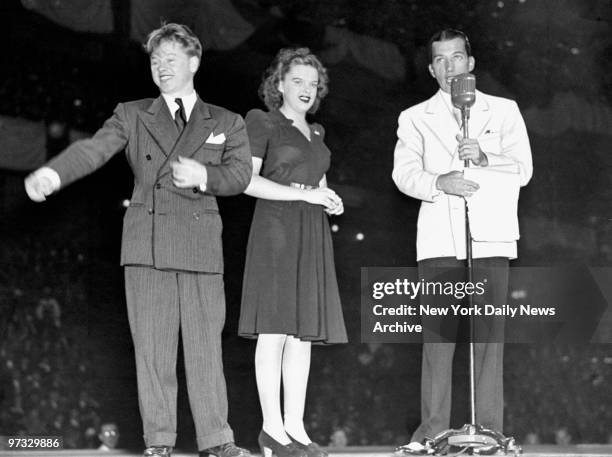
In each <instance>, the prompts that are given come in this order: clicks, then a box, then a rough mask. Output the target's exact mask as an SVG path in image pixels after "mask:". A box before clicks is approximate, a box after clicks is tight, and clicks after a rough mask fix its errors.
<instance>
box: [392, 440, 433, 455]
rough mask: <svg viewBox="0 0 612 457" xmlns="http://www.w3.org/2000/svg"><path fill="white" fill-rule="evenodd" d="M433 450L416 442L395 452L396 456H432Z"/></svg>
mask: <svg viewBox="0 0 612 457" xmlns="http://www.w3.org/2000/svg"><path fill="white" fill-rule="evenodd" d="M433 452H434V451H433V449H429V448H427V447H425V445H423V444H421V443H419V442H418V441H412V442H410V443H408V444H406V445H404V446H400V447H398V448H397V449H396V450H395V455H396V456H404V455H428V454H433Z"/></svg>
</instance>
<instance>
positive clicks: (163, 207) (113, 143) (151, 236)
mask: <svg viewBox="0 0 612 457" xmlns="http://www.w3.org/2000/svg"><path fill="white" fill-rule="evenodd" d="M123 149H125V152H126V156H127V160H128V162H129V164H130V167H131V168H132V171H133V172H134V191H133V193H132V198H131V200H130V205H129V207H128V208H127V211H126V213H125V217H124V220H123V237H122V243H121V264H122V265H147V266H152V267H155V268H158V269H169V270H184V271H196V272H207V273H222V272H223V254H222V248H221V230H222V223H221V218H220V216H219V209H218V207H217V201H216V198H215V196H217V195H234V194H240V193H241V192H242V191H243V190H244V189H245V188H246V187H247V186H248V184H249V181H250V179H251V172H252V159H251V153H250V148H249V141H248V137H247V133H246V128H245V125H244V121H243V120H242V118H241V117H240V116H239V115H237V114H235V113H232V112H230V111H228V110H226V109H224V108H220V107H218V106H214V105H210V104H207V103H204V102H203V101H202V100H200V99H199V98H198V100H197V101H196V104H195V105H194V108H193V111H192V112H191V116H190V118H189V122H188V123H187V125H186V126H185V129H184V130H183V133H182V135H180V137H179V132H178V130H177V128H176V126H175V124H174V121H173V119H172V115H171V114H170V111H169V110H168V106H167V105H166V103H165V101H164V99H163V97H161V96H160V97H158V98H156V99H144V100H136V101H133V102H128V103H120V104H119V105H117V107H116V108H115V112H114V113H113V115H112V116H111V117H110V118H109V119H108V120H107V121H106V122H105V123H104V125H103V126H102V128H101V129H100V130H98V131H97V132H96V133H95V135H94V136H93V137H92V138H90V139H87V140H82V141H77V142H76V143H73V144H72V145H70V146H69V147H68V148H67V149H66V150H65V151H63V152H62V154H60V155H59V156H57V157H56V158H54V159H53V160H51V162H49V164H48V166H49V167H50V168H52V169H53V170H55V171H56V172H57V173H58V174H59V177H60V180H61V185H62V187H64V186H67V185H68V184H70V183H71V182H73V181H75V180H76V179H78V178H80V177H82V176H85V175H87V174H89V173H91V172H93V171H94V170H96V169H98V168H100V167H101V166H102V165H103V164H104V163H106V162H107V161H108V160H109V159H110V158H111V157H112V156H113V155H115V154H116V153H118V152H119V151H122V150H123ZM179 155H181V156H183V157H190V158H192V159H194V160H197V161H198V162H200V163H202V164H203V165H205V166H206V170H207V174H208V181H207V185H206V191H205V192H201V191H200V189H198V188H193V189H180V188H178V187H176V186H175V185H174V184H173V183H172V170H171V168H170V162H171V161H176V160H177V158H178V156H179ZM108 184H109V185H112V183H108Z"/></svg>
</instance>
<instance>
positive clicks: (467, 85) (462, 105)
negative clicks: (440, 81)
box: [451, 73, 476, 117]
mask: <svg viewBox="0 0 612 457" xmlns="http://www.w3.org/2000/svg"><path fill="white" fill-rule="evenodd" d="M451 101H452V102H453V106H454V107H455V108H458V109H460V110H461V111H462V112H463V111H466V112H467V114H468V117H469V112H470V107H471V106H473V105H474V102H475V101H476V76H474V75H473V74H471V73H461V74H460V75H457V76H455V77H454V78H453V79H452V80H451Z"/></svg>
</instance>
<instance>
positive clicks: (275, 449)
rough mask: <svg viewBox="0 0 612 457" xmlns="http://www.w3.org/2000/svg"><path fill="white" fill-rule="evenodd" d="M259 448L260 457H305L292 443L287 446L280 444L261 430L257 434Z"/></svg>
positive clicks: (304, 453) (303, 452)
mask: <svg viewBox="0 0 612 457" xmlns="http://www.w3.org/2000/svg"><path fill="white" fill-rule="evenodd" d="M257 441H258V442H259V447H260V449H261V456H262V457H272V454H274V455H275V456H276V457H307V456H306V452H305V451H304V450H303V449H301V448H299V447H298V446H297V445H296V444H295V443H294V442H293V441H292V442H290V443H289V444H281V443H279V442H278V441H276V440H275V439H274V438H272V437H271V436H270V435H268V434H267V433H266V432H264V431H263V430H262V431H261V432H259V438H258V439H257Z"/></svg>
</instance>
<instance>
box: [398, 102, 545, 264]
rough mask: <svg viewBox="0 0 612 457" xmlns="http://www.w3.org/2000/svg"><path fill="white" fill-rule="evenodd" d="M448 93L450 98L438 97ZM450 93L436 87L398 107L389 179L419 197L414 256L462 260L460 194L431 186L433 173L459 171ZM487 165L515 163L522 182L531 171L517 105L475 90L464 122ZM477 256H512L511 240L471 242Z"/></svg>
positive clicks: (463, 257) (456, 129)
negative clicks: (416, 101) (423, 98)
mask: <svg viewBox="0 0 612 457" xmlns="http://www.w3.org/2000/svg"><path fill="white" fill-rule="evenodd" d="M445 95H446V96H447V97H448V98H449V100H445V99H444V98H443V97H444V96H445ZM449 104H450V97H449V96H448V95H447V94H443V92H442V91H441V90H439V91H438V92H437V93H436V94H434V96H433V97H431V98H430V99H429V100H426V101H424V102H422V103H420V104H418V105H415V106H413V107H411V108H409V109H407V110H405V111H403V112H402V113H401V115H400V117H399V128H398V130H397V136H398V141H397V144H396V147H395V155H394V165H393V175H392V177H393V180H394V181H395V184H396V185H397V187H398V189H399V190H400V191H401V192H403V193H405V194H407V195H409V196H411V197H414V198H416V199H419V200H422V202H421V209H420V211H419V219H418V222H417V260H422V259H427V258H434V257H456V258H458V259H465V252H466V248H465V208H464V203H463V198H461V197H458V196H455V195H447V194H445V193H443V192H441V191H439V190H437V189H436V180H437V179H438V176H440V175H441V174H444V173H448V172H450V171H453V170H458V171H461V170H463V161H462V160H460V159H459V157H458V154H457V144H458V142H457V139H456V135H457V134H458V133H461V131H460V129H459V124H458V123H457V120H456V119H455V117H454V116H453V114H452V111H451V108H450V107H449ZM469 133H470V138H476V139H477V140H478V142H479V144H480V147H481V149H482V150H483V151H484V152H485V154H486V155H487V159H488V166H491V167H492V166H497V165H514V166H515V167H516V168H517V169H518V172H519V174H520V183H521V186H524V185H526V184H527V183H528V182H529V179H530V178H531V175H532V172H533V166H532V159H531V148H530V146H529V138H528V136H527V130H526V128H525V123H524V122H523V118H522V116H521V113H520V111H519V109H518V106H517V105H516V103H515V102H514V101H512V100H509V99H506V98H501V97H494V96H492V95H487V94H484V93H482V92H480V91H476V102H475V104H474V106H473V107H472V108H471V113H470V120H469ZM473 254H474V257H475V258H478V257H493V256H502V257H508V258H514V257H516V242H502V243H499V242H473Z"/></svg>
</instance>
